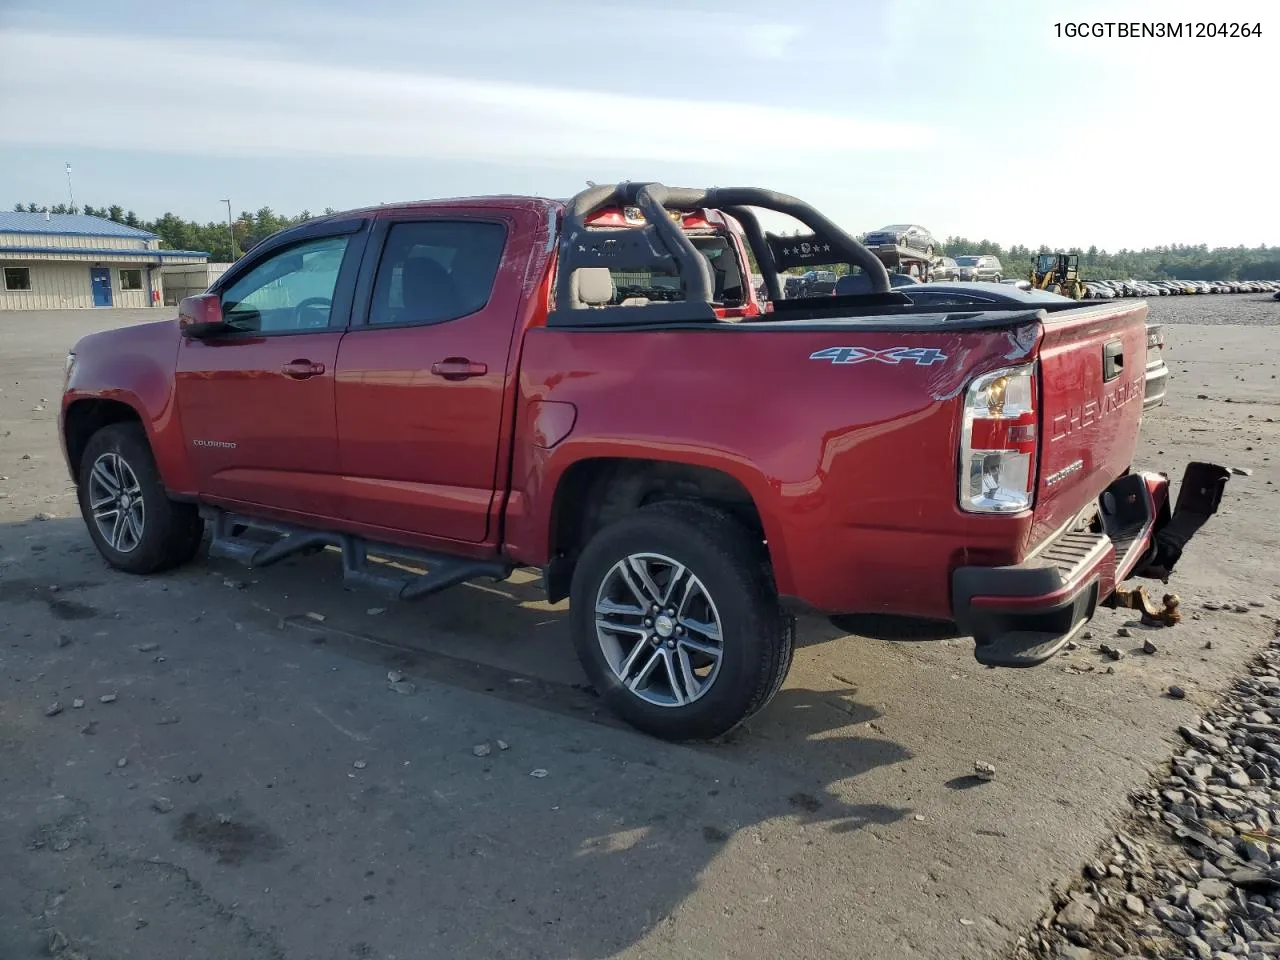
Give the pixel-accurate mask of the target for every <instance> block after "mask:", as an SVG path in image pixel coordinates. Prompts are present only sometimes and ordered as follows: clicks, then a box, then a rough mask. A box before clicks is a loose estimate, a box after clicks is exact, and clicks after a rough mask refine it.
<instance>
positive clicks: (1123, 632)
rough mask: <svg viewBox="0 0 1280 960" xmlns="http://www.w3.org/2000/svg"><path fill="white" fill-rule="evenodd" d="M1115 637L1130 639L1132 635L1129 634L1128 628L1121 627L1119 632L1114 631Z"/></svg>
mask: <svg viewBox="0 0 1280 960" xmlns="http://www.w3.org/2000/svg"><path fill="white" fill-rule="evenodd" d="M1116 636H1117V637H1131V636H1133V634H1132V633H1130V632H1129V628H1128V627H1121V628H1120V629H1119V630H1117V631H1116Z"/></svg>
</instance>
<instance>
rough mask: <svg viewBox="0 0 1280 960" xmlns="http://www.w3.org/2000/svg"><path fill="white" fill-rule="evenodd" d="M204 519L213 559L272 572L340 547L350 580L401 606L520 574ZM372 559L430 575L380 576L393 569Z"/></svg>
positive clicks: (219, 515)
mask: <svg viewBox="0 0 1280 960" xmlns="http://www.w3.org/2000/svg"><path fill="white" fill-rule="evenodd" d="M201 514H202V515H203V516H204V518H205V519H206V520H208V521H209V522H210V523H211V524H212V527H213V540H212V542H211V543H210V544H209V555H210V556H213V557H223V558H225V559H227V560H235V561H238V562H239V563H243V564H245V565H246V566H249V567H267V566H270V565H271V564H273V563H278V562H279V561H281V560H283V559H284V558H285V557H291V556H294V555H295V554H300V553H318V552H320V551H321V550H324V549H326V548H328V547H337V548H338V549H339V550H340V551H341V552H342V576H343V579H344V580H346V581H347V582H348V583H352V584H356V585H358V586H362V587H368V588H370V589H373V590H376V591H378V592H379V593H382V594H385V595H387V596H389V597H391V598H392V599H395V600H416V599H417V598H419V597H425V596H429V595H430V594H433V593H439V592H440V591H441V590H447V589H448V588H449V587H455V586H457V585H458V584H460V583H463V582H465V581H467V580H474V579H476V578H479V577H487V578H489V579H491V580H495V581H497V580H505V579H507V577H509V576H511V571H512V570H514V569H515V567H514V566H512V565H511V564H506V563H501V562H499V561H497V560H473V559H468V558H465V557H455V556H450V555H449V554H444V553H431V552H429V551H426V550H414V549H413V548H411V547H398V546H394V545H392V544H387V543H377V542H374V541H371V540H365V539H364V538H362V537H357V536H353V535H352V534H348V533H336V532H333V531H327V530H312V529H310V528H307V527H295V526H293V525H291V524H286V523H275V522H272V521H269V520H259V519H256V518H251V517H241V516H236V515H234V514H230V513H227V512H226V511H225V510H217V509H213V508H205V509H203V510H201ZM251 532H252V533H257V534H268V535H271V536H274V537H275V539H256V538H254V537H251V536H249V535H248V534H250V533H251ZM371 555H372V556H378V557H382V558H385V559H387V560H391V561H396V560H407V561H409V562H410V563H413V564H415V565H418V566H422V567H425V568H426V570H427V572H426V573H422V574H414V573H411V572H409V571H407V570H406V571H403V572H402V573H401V574H400V575H387V574H384V573H378V572H375V570H374V569H373V568H374V567H386V568H387V569H391V568H390V567H389V565H387V564H379V563H376V561H373V560H371V559H370V557H371Z"/></svg>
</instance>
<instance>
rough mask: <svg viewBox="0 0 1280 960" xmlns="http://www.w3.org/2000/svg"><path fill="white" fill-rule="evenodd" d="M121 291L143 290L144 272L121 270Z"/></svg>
mask: <svg viewBox="0 0 1280 960" xmlns="http://www.w3.org/2000/svg"><path fill="white" fill-rule="evenodd" d="M120 289H121V290H141V289H142V271H141V270H121V271H120Z"/></svg>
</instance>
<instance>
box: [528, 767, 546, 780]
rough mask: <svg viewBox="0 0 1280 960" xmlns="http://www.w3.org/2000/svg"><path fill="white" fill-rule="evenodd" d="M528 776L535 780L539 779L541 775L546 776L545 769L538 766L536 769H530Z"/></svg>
mask: <svg viewBox="0 0 1280 960" xmlns="http://www.w3.org/2000/svg"><path fill="white" fill-rule="evenodd" d="M529 776H531V777H533V778H534V779H536V780H541V779H542V778H543V777H546V776H547V771H546V770H543V769H542V768H541V767H539V768H538V769H536V770H530V771H529Z"/></svg>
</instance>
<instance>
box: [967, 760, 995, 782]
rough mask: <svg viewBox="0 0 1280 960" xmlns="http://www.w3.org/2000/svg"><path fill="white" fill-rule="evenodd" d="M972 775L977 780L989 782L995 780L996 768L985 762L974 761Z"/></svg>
mask: <svg viewBox="0 0 1280 960" xmlns="http://www.w3.org/2000/svg"><path fill="white" fill-rule="evenodd" d="M973 773H974V775H975V776H976V777H977V778H978V779H979V780H984V781H990V780H994V779H995V778H996V768H995V766H993V765H992V764H990V763H987V761H985V760H975V761H974V763H973Z"/></svg>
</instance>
